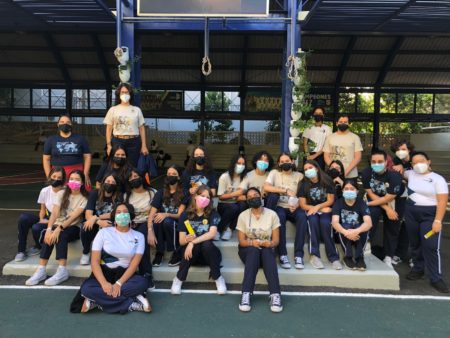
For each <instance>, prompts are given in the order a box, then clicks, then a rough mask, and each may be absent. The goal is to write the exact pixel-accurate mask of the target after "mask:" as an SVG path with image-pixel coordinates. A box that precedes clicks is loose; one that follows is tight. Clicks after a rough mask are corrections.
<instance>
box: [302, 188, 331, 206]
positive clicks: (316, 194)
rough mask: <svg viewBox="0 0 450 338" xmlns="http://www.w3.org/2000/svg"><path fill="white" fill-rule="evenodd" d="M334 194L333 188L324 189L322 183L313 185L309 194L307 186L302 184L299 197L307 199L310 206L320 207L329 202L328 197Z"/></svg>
mask: <svg viewBox="0 0 450 338" xmlns="http://www.w3.org/2000/svg"><path fill="white" fill-rule="evenodd" d="M328 194H334V188H333V186H328V187H326V188H322V187H321V186H320V183H313V184H311V186H310V189H309V193H307V192H306V189H305V184H302V185H301V187H300V190H299V193H298V197H303V198H306V201H307V203H308V204H309V205H318V204H321V203H324V202H326V201H327V197H328V196H327V195H328Z"/></svg>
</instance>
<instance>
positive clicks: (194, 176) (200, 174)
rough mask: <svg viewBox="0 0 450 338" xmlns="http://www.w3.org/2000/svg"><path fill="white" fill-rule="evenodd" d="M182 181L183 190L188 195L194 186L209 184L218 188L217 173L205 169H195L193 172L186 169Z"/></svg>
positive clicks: (212, 187)
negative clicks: (207, 171)
mask: <svg viewBox="0 0 450 338" xmlns="http://www.w3.org/2000/svg"><path fill="white" fill-rule="evenodd" d="M181 181H182V182H183V191H184V193H185V194H186V195H189V189H190V188H192V187H199V186H201V185H207V186H208V187H210V188H211V189H217V179H216V173H215V172H213V171H212V172H210V173H208V174H207V173H206V172H204V171H203V170H197V169H194V171H193V172H192V173H190V172H187V171H186V170H185V171H184V172H183V175H181Z"/></svg>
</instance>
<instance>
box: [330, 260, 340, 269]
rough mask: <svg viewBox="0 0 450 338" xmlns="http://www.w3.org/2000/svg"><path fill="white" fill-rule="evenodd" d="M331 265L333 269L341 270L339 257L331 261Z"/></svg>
mask: <svg viewBox="0 0 450 338" xmlns="http://www.w3.org/2000/svg"><path fill="white" fill-rule="evenodd" d="M331 265H332V266H333V269H334V270H342V264H341V262H339V259H337V260H335V261H334V262H332V263H331Z"/></svg>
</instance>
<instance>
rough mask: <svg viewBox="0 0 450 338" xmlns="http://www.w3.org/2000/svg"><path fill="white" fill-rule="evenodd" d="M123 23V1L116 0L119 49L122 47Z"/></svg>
mask: <svg viewBox="0 0 450 338" xmlns="http://www.w3.org/2000/svg"><path fill="white" fill-rule="evenodd" d="M121 21H122V0H116V35H117V47H121V46H122V32H121V27H120V25H121Z"/></svg>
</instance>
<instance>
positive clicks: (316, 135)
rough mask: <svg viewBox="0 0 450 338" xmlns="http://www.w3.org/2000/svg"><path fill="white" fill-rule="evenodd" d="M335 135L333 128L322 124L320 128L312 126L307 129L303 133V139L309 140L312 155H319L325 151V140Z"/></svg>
mask: <svg viewBox="0 0 450 338" xmlns="http://www.w3.org/2000/svg"><path fill="white" fill-rule="evenodd" d="M332 133H333V131H332V130H331V128H330V127H329V126H327V125H326V124H322V125H321V126H320V127H317V126H315V125H314V126H311V127H309V128H307V129H306V130H305V131H304V133H303V138H306V139H308V150H309V152H311V153H317V152H319V151H321V150H322V149H323V146H324V145H325V140H326V138H327V137H328V136H330V135H331V134H332Z"/></svg>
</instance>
